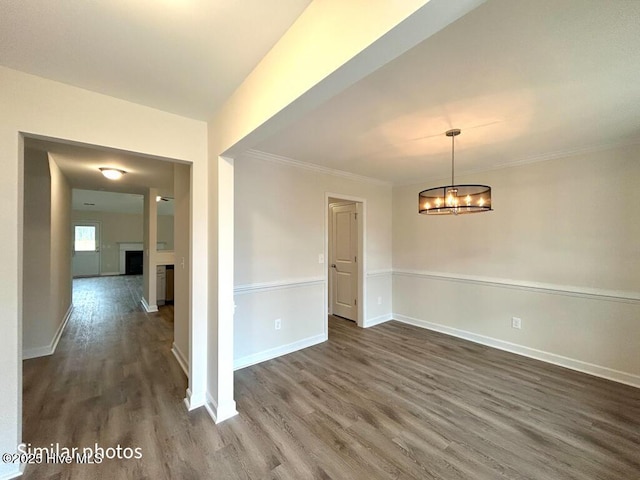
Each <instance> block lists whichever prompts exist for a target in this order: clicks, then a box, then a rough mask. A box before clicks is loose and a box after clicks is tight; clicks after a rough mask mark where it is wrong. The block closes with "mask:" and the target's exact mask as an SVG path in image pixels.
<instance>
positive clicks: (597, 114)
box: [257, 0, 640, 184]
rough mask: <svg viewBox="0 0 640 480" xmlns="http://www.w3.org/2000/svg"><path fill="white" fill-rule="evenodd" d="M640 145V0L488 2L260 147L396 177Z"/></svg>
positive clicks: (413, 178) (403, 180) (424, 177)
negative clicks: (456, 132)
mask: <svg viewBox="0 0 640 480" xmlns="http://www.w3.org/2000/svg"><path fill="white" fill-rule="evenodd" d="M450 128H460V129H462V135H460V136H459V137H457V138H456V169H457V171H459V172H465V171H466V172H471V171H478V170H484V169H489V168H494V167H496V166H502V165H508V164H513V163H521V162H526V161H533V160H536V159H544V158H552V157H553V156H557V155H559V154H562V153H567V152H571V151H577V150H584V149H589V148H596V147H599V146H602V145H615V144H619V143H635V142H640V1H637V0H609V1H602V0H519V1H513V0H489V1H488V2H487V3H486V4H484V5H482V6H480V7H479V8H477V9H476V10H474V11H472V12H471V13H469V14H468V15H466V16H465V17H463V18H461V19H460V20H459V21H457V22H455V23H454V24H452V25H451V26H449V27H448V28H446V29H444V30H443V31H441V32H439V33H438V34H436V35H435V36H433V37H431V38H430V39H429V40H427V41H425V42H424V43H422V44H421V45H418V46H417V47H415V48H414V49H412V50H411V51H409V52H407V53H406V54H405V55H403V56H401V57H399V58H398V59H396V60H394V61H393V62H391V63H389V64H387V65H385V66H384V67H383V68H381V69H380V70H378V71H377V72H375V73H373V74H372V75H371V76H369V77H368V78H365V79H364V80H362V81H361V82H359V83H357V84H356V85H354V86H353V87H351V88H349V89H347V90H345V91H344V92H343V93H341V94H339V95H337V96H336V97H334V98H333V99H331V100H330V101H328V102H327V103H326V104H324V105H323V106H321V107H319V108H318V109H316V110H315V111H314V112H312V113H311V114H310V115H309V116H308V117H306V118H304V119H301V120H299V121H297V122H296V123H295V124H294V125H291V126H290V127H289V128H287V129H285V130H283V131H281V132H280V133H279V134H277V135H276V136H274V137H272V138H269V139H267V140H266V141H264V142H263V143H262V144H260V145H259V146H258V147H257V149H259V150H262V151H264V152H268V153H271V154H275V155H280V156H284V157H288V158H292V159H295V160H298V161H303V162H308V163H313V164H317V165H320V166H323V167H328V168H331V169H337V170H343V171H347V172H350V173H355V174H359V175H364V176H368V177H372V178H376V179H380V180H384V181H389V182H392V183H395V184H408V183H418V182H425V181H429V180H434V179H442V178H446V177H447V176H448V175H449V174H450V168H451V165H450V158H451V156H450V155H451V154H450V152H451V140H450V139H448V138H446V137H445V136H444V132H445V131H446V130H448V129H450Z"/></svg>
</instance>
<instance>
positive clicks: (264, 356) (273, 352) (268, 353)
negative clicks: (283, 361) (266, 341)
mask: <svg viewBox="0 0 640 480" xmlns="http://www.w3.org/2000/svg"><path fill="white" fill-rule="evenodd" d="M327 338H328V337H327V334H326V333H321V334H320V335H316V336H314V337H309V338H304V339H302V340H298V341H297V342H293V343H289V344H287V345H281V346H279V347H275V348H270V349H269V350H263V351H262V352H258V353H254V354H252V355H247V356H246V357H242V358H237V359H235V360H234V362H233V369H234V370H240V369H241V368H245V367H249V366H251V365H255V364H256V363H261V362H266V361H267V360H272V359H274V358H276V357H281V356H282V355H287V354H288V353H293V352H295V351H297V350H302V349H303V348H307V347H312V346H313V345H317V344H319V343H322V342H326V341H327Z"/></svg>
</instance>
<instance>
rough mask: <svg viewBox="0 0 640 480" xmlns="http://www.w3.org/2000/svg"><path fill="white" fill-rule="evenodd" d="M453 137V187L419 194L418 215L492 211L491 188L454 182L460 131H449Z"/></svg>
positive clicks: (456, 129)
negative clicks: (456, 148) (456, 139)
mask: <svg viewBox="0 0 640 480" xmlns="http://www.w3.org/2000/svg"><path fill="white" fill-rule="evenodd" d="M446 135H447V137H451V185H447V186H444V187H436V188H430V189H428V190H423V191H421V192H420V193H419V194H418V213H421V214H423V215H458V214H463V213H479V212H488V211H491V210H492V208H491V187H489V186H487V185H456V184H455V181H454V172H455V168H454V153H455V145H454V144H455V137H456V136H458V135H460V129H458V128H455V129H453V130H448V131H447V133H446Z"/></svg>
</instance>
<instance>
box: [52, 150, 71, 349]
mask: <svg viewBox="0 0 640 480" xmlns="http://www.w3.org/2000/svg"><path fill="white" fill-rule="evenodd" d="M49 171H50V172H51V226H50V230H51V243H50V245H51V247H50V251H51V262H50V267H49V271H50V275H49V282H50V283H49V285H50V286H49V292H50V296H51V303H50V305H51V311H50V315H52V317H53V318H54V319H55V320H56V323H57V324H58V325H56V328H57V330H56V332H55V335H59V334H61V333H62V328H64V322H66V320H67V319H68V315H69V314H70V309H71V295H72V291H71V290H72V286H71V242H72V238H71V198H72V194H71V186H70V185H69V181H68V180H67V177H65V176H64V174H63V173H62V172H61V171H60V167H58V165H57V164H56V162H55V161H54V160H53V159H52V158H51V156H49ZM58 338H59V337H58ZM53 340H54V341H55V342H57V338H56V337H55V336H54V337H53Z"/></svg>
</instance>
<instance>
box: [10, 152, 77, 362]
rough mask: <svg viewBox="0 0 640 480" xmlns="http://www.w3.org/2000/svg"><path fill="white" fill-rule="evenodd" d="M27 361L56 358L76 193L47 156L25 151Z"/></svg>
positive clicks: (67, 292)
mask: <svg viewBox="0 0 640 480" xmlns="http://www.w3.org/2000/svg"><path fill="white" fill-rule="evenodd" d="M24 187H25V188H24V217H23V218H24V244H23V248H24V252H25V255H24V273H23V275H24V276H23V284H22V289H23V293H22V294H23V297H24V299H25V302H24V311H23V333H22V348H23V351H22V356H23V358H34V357H40V356H43V355H51V354H52V353H53V352H54V350H55V347H56V345H57V342H58V340H59V338H60V335H61V334H62V330H63V328H64V324H65V322H66V320H67V318H68V314H69V313H70V309H71V218H70V215H71V188H70V186H69V182H68V181H67V179H66V177H65V176H64V175H63V174H62V172H61V171H60V169H59V168H58V165H57V164H56V163H55V161H54V160H53V159H50V157H49V156H48V155H47V153H46V152H41V151H37V150H31V149H26V150H25V185H24Z"/></svg>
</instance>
